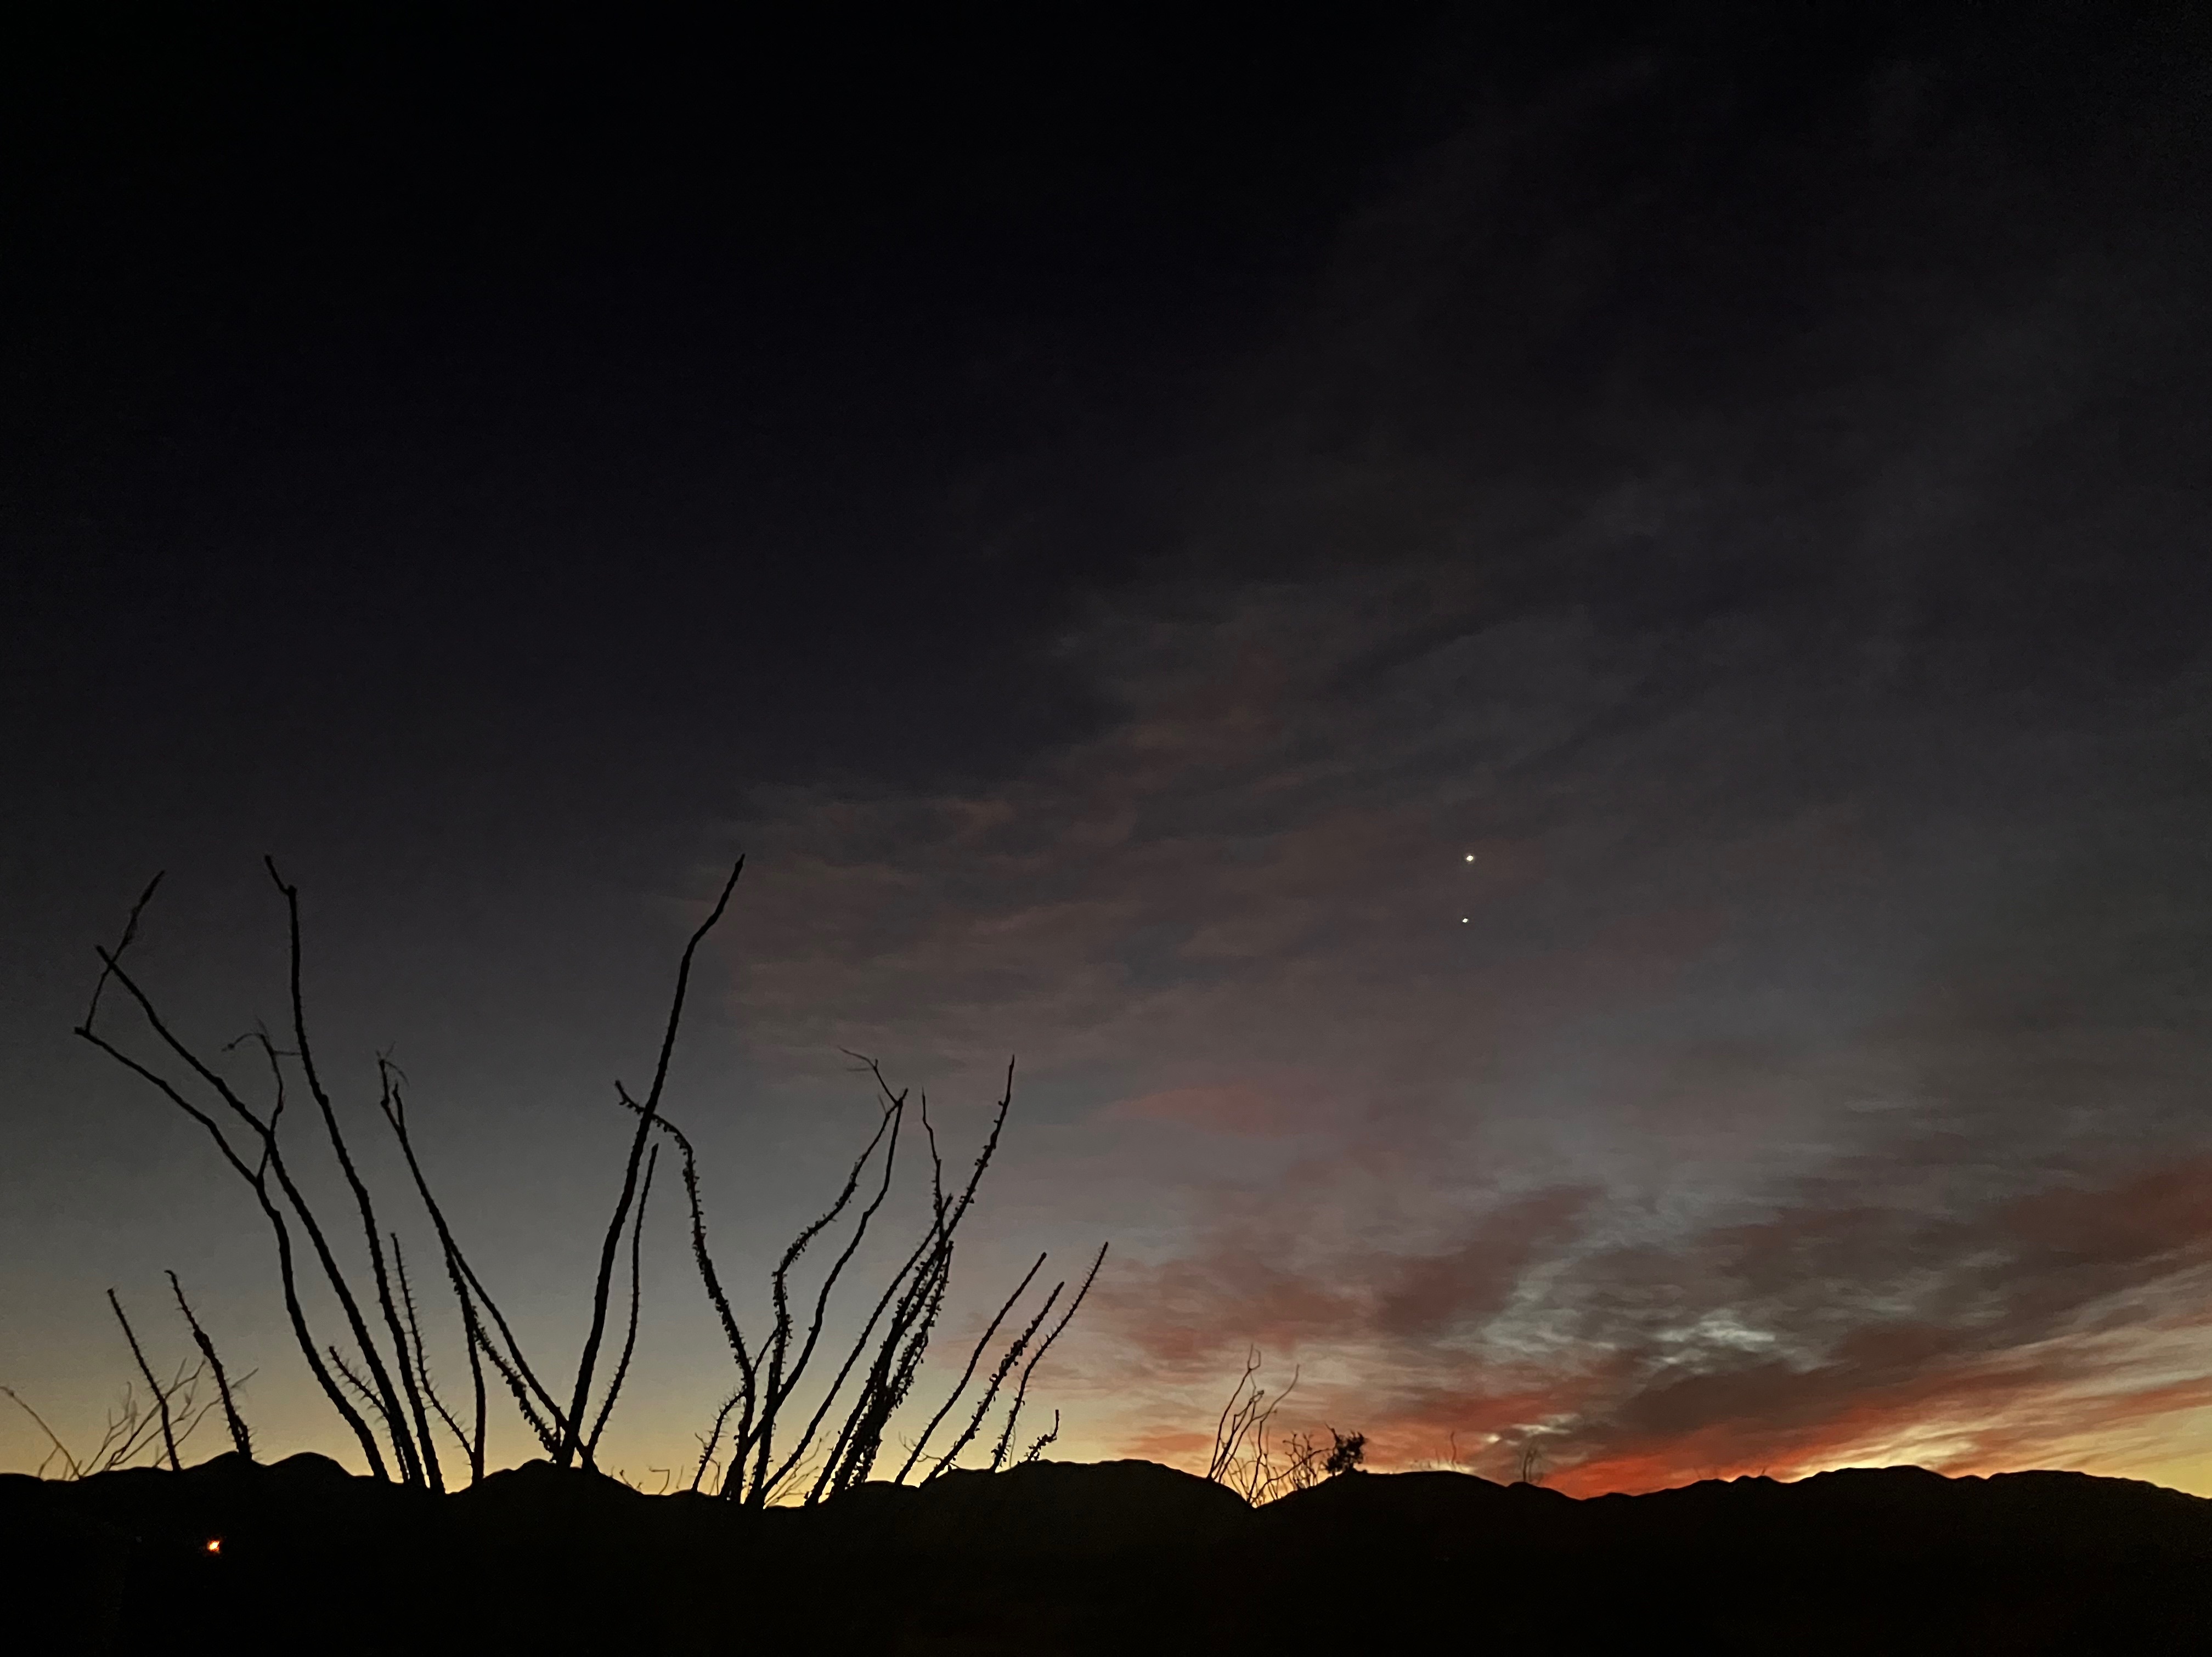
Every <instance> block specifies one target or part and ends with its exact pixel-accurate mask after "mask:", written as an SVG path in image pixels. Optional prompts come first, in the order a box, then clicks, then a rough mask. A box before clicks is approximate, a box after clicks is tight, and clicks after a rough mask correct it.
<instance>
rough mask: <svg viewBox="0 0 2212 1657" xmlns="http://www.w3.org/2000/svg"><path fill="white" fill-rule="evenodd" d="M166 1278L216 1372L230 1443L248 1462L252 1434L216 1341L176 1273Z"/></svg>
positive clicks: (212, 1368)
mask: <svg viewBox="0 0 2212 1657" xmlns="http://www.w3.org/2000/svg"><path fill="white" fill-rule="evenodd" d="M168 1278H169V1287H170V1289H171V1290H173V1291H174V1293H175V1295H176V1296H177V1310H179V1312H182V1313H183V1314H185V1322H186V1323H188V1324H190V1325H191V1331H192V1339H193V1341H194V1342H195V1343H196V1344H197V1345H198V1347H199V1349H200V1356H201V1357H204V1358H205V1359H206V1360H207V1361H208V1368H209V1369H211V1370H213V1371H214V1372H215V1385H216V1392H217V1393H221V1394H222V1415H223V1419H224V1421H225V1422H226V1423H228V1424H229V1427H230V1442H231V1444H232V1445H233V1447H234V1448H236V1449H237V1451H238V1454H240V1456H242V1457H243V1458H244V1459H245V1460H248V1461H251V1460H253V1435H252V1434H251V1433H249V1432H247V1431H246V1418H245V1417H243V1416H241V1415H240V1414H239V1413H238V1401H237V1399H234V1398H233V1397H232V1396H231V1391H230V1377H229V1375H227V1374H225V1373H224V1371H223V1367H222V1358H220V1357H217V1356H216V1350H215V1343H214V1342H213V1341H212V1340H210V1339H209V1338H208V1332H207V1331H206V1330H204V1329H203V1328H201V1327H200V1320H198V1319H197V1318H196V1317H194V1316H193V1315H192V1308H191V1305H190V1304H189V1303H188V1302H186V1301H185V1288H184V1285H183V1284H180V1283H179V1282H178V1281H177V1274H176V1273H175V1272H170V1273H168Z"/></svg>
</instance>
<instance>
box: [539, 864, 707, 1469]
mask: <svg viewBox="0 0 2212 1657" xmlns="http://www.w3.org/2000/svg"><path fill="white" fill-rule="evenodd" d="M744 871H745V860H744V859H743V858H739V859H738V861H737V864H736V866H735V867H733V868H732V869H731V871H730V877H729V879H728V880H726V881H725V882H724V883H723V884H722V894H721V895H720V897H718V898H716V899H715V900H714V908H713V910H712V911H710V912H709V913H708V916H707V918H706V919H705V920H702V921H701V922H700V923H699V926H698V930H697V931H696V932H693V933H692V934H691V941H690V943H688V944H685V945H684V958H683V960H682V962H680V963H679V964H678V967H677V969H676V992H675V994H674V995H673V996H672V997H671V998H670V1002H669V1007H668V1028H667V1029H666V1031H665V1033H664V1034H663V1035H662V1036H661V1038H660V1057H659V1060H658V1061H657V1062H656V1063H655V1064H654V1065H653V1086H652V1087H651V1088H650V1089H647V1093H646V1096H645V1104H644V1108H642V1109H641V1110H640V1111H639V1112H638V1116H637V1132H635V1134H633V1135H632V1136H631V1138H630V1144H629V1162H628V1164H627V1165H626V1166H625V1167H624V1168H623V1187H622V1196H621V1198H620V1199H618V1200H617V1202H616V1204H615V1211H614V1217H613V1218H611V1220H609V1221H608V1223H607V1235H606V1240H605V1242H603V1243H602V1244H601V1245H600V1248H599V1279H598V1281H597V1282H596V1283H595V1284H593V1286H592V1326H591V1331H590V1332H589V1333H588V1334H587V1335H586V1337H585V1338H584V1350H583V1353H582V1355H581V1357H579V1359H578V1360H577V1363H576V1387H575V1395H574V1402H573V1403H572V1404H570V1405H569V1406H568V1423H567V1426H566V1429H565V1430H564V1431H563V1433H562V1439H561V1449H560V1453H559V1454H557V1455H556V1456H555V1457H554V1460H556V1462H558V1463H559V1464H560V1465H561V1466H564V1467H565V1466H568V1464H569V1463H570V1462H571V1461H573V1460H574V1459H575V1455H576V1452H577V1451H578V1450H579V1449H580V1448H582V1438H581V1434H582V1431H583V1416H584V1405H585V1404H586V1401H587V1400H588V1399H590V1397H591V1393H592V1370H593V1369H596V1368H597V1367H598V1364H599V1343H600V1341H601V1340H603V1339H604V1338H605V1335H606V1328H607V1296H608V1294H609V1292H610V1290H611V1288H612V1286H613V1283H614V1275H615V1253H616V1251H617V1249H619V1248H620V1247H621V1246H622V1234H623V1223H625V1222H626V1221H627V1220H628V1219H629V1206H630V1204H631V1202H632V1201H633V1200H634V1199H635V1196H636V1193H637V1171H638V1164H639V1163H640V1162H642V1161H643V1160H644V1157H645V1142H646V1140H647V1138H650V1137H651V1135H652V1132H653V1117H654V1115H655V1114H656V1113H657V1112H658V1111H659V1109H660V1096H661V1092H662V1089H665V1087H666V1086H667V1084H668V1062H669V1059H671V1056H673V1054H674V1053H675V1051H676V1033H677V1031H678V1029H681V1028H682V1027H683V1023H684V994H685V992H687V991H688V990H689V989H690V983H691V962H692V958H693V957H694V956H696V955H697V954H698V952H699V945H700V944H701V942H702V941H703V940H704V939H705V938H706V936H707V934H708V933H709V932H712V931H714V926H715V923H716V922H717V921H719V920H721V918H722V912H723V910H725V909H726V908H727V907H729V903H730V894H731V893H732V891H734V890H735V889H737V884H738V876H739V875H741V874H743V873H744Z"/></svg>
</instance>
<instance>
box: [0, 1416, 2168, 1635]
mask: <svg viewBox="0 0 2212 1657" xmlns="http://www.w3.org/2000/svg"><path fill="white" fill-rule="evenodd" d="M210 1543H213V1544H216V1547H215V1548H214V1549H212V1550H211V1549H210ZM0 1560H5V1561H6V1562H8V1563H7V1565H6V1567H5V1568H4V1570H0V1575H6V1576H13V1577H14V1578H15V1587H14V1591H13V1592H12V1593H11V1594H10V1603H11V1605H14V1606H15V1607H17V1608H18V1611H17V1614H16V1616H15V1618H11V1623H12V1625H13V1626H15V1627H16V1628H18V1629H24V1630H30V1629H37V1628H38V1624H40V1623H46V1624H49V1625H50V1626H48V1627H46V1628H43V1629H38V1634H39V1637H38V1641H37V1643H36V1645H35V1646H30V1645H26V1646H21V1647H19V1649H23V1650H33V1649H36V1650H39V1651H41V1652H47V1651H52V1652H70V1651H75V1652H103V1653H104V1652H117V1653H123V1652H129V1653H132V1654H140V1653H144V1654H152V1657H170V1654H174V1653H178V1652H183V1651H197V1650H201V1649H207V1650H218V1649H219V1650H222V1651H223V1652H226V1653H240V1654H249V1653H258V1652H270V1653H274V1652H279V1651H282V1652H286V1653H307V1652H312V1653H314V1654H318V1657H320V1654H325V1653H355V1652H362V1653H368V1652H377V1653H393V1652H398V1653H405V1654H431V1653H439V1652H446V1651H453V1652H470V1653H477V1654H487V1653H489V1654H505V1653H518V1654H538V1653H567V1652H593V1653H626V1652H630V1651H640V1652H643V1651H651V1652H656V1653H658V1652H702V1653H705V1652H730V1653H745V1652H756V1651H758V1652H775V1653H782V1652H787V1651H788V1652H854V1653H862V1652H866V1653H886V1654H915V1657H920V1654H925V1653H927V1654H951V1653H974V1654H987V1653H1010V1654H1011V1653H1015V1652H1020V1653H1023V1654H1029V1657H1038V1654H1045V1657H1049V1654H1056V1653H1067V1654H1079V1653H1082V1654H1087V1653H1099V1654H1105V1653H1115V1654H1122V1653H1143V1654H1154V1653H1169V1652H1186V1651H1188V1652H1200V1651H1203V1652H1206V1653H1214V1654H1218V1653H1238V1652H1252V1653H1261V1654H1294V1653H1304V1652H1328V1653H1332V1654H1334V1653H1339V1652H1346V1651H1384V1650H1388V1651H1393V1652H1395V1651H1400V1650H1405V1651H1412V1650H1425V1649H1429V1648H1446V1649H1453V1650H1456V1649H1462V1648H1480V1647H1482V1646H1484V1645H1486V1644H1489V1643H1492V1642H1498V1641H1501V1640H1502V1641H1508V1642H1512V1643H1516V1644H1520V1643H1528V1644H1536V1645H1541V1646H1542V1647H1544V1648H1547V1649H1551V1650H1563V1651H1573V1652H1579V1651H1590V1652H1600V1651H1602V1652H1607V1653H1611V1652H1614V1651H1622V1650H1635V1649H1641V1648H1652V1647H1656V1648H1661V1649H1674V1650H1693V1651H1698V1652H1718V1653H1730V1652H1745V1653H1748V1652H1754V1651H1756V1652H1760V1653H1772V1652H1783V1651H1786V1652H1790V1653H1805V1652H1881V1653H1896V1652H1944V1653H1956V1652H1987V1653H2015V1652H2017V1653H2045V1652H2047V1653H2054V1654H2056V1653H2069V1654H2070V1653H2085V1652H2106V1651H2110V1652H2121V1651H2126V1652H2136V1653H2142V1652H2156V1653H2163V1652H2182V1651H2195V1650H2200V1649H2205V1648H2208V1646H2212V1640H2208V1638H2207V1636H2206V1633H2205V1630H2206V1629H2207V1627H2208V1626H2212V1624H2208V1622H2207V1620H2206V1617H2205V1599H2206V1592H2207V1589H2208V1588H2212V1502H2208V1501H2205V1500H2203V1499H2201V1498H2198V1497H2196V1496H2185V1495H2182V1494H2180V1493H2179V1492H2177V1491H2174V1490H2164V1489H2161V1488H2160V1487H2158V1486H2156V1485H2152V1484H2139V1483H2136V1482H2133V1481H2130V1480H2124V1479H2110V1478H2091V1477H2089V1476H2087V1475H2086V1474H2081V1473H2062V1472H2022V1473H2008V1474H2000V1475H1998V1476H1996V1477H1994V1478H1943V1477H1942V1476H1941V1475H1938V1474H1936V1473H1931V1472H1925V1471H1923V1470H1922V1469H1920V1468H1917V1467H1888V1468H1879V1469H1853V1470H1850V1471H1846V1472H1832V1473H1822V1474H1820V1475H1818V1476H1816V1477H1814V1478H1808V1479H1804V1480H1802V1481H1800V1482H1798V1483H1796V1484H1778V1483H1776V1482H1774V1481H1773V1480H1771V1479H1765V1478H1739V1479H1735V1480H1731V1481H1729V1482H1727V1483H1720V1482H1717V1481H1709V1482H1707V1483H1704V1484H1693V1485H1690V1486H1688V1487H1686V1488H1684V1489H1680V1490H1662V1491H1659V1492H1656V1493H1655V1494H1652V1495H1648V1496H1600V1497H1597V1498H1595V1499H1592V1500H1588V1501H1576V1500H1574V1499H1572V1498H1571V1497H1568V1496H1562V1495H1559V1493H1557V1492H1555V1491H1551V1490H1541V1489H1539V1488H1536V1487H1534V1486H1531V1485H1510V1486H1509V1485H1500V1484H1491V1483H1490V1482H1488V1481H1487V1480H1485V1479H1480V1478H1472V1477H1469V1476H1468V1475H1466V1474H1463V1473H1450V1472H1419V1473H1395V1474H1392V1473H1354V1474H1351V1475H1348V1476H1346V1477H1345V1478H1337V1479H1333V1480H1330V1481H1329V1482H1328V1483H1326V1484H1321V1485H1318V1486H1316V1487H1315V1488H1314V1489H1312V1490H1307V1491H1304V1492H1303V1493H1301V1494H1298V1495H1296V1496H1290V1497H1287V1498H1285V1500H1283V1501H1280V1502H1275V1503H1273V1504H1272V1505H1270V1506H1268V1507H1266V1508H1260V1509H1258V1510H1256V1511H1255V1510H1254V1509H1251V1508H1247V1507H1245V1506H1244V1504H1243V1502H1240V1501H1238V1500H1237V1498H1236V1497H1235V1496H1231V1495H1230V1494H1229V1493H1228V1492H1227V1491H1225V1490H1223V1489H1221V1488H1220V1487H1219V1486H1218V1485H1213V1484H1207V1483H1206V1482H1205V1481H1204V1480H1202V1479H1199V1478H1193V1477H1191V1476H1190V1475H1188V1474H1187V1473H1181V1472H1176V1471H1174V1470H1173V1469H1170V1468H1167V1467H1161V1466H1155V1465H1153V1464H1152V1463H1149V1462H1143V1461H1115V1462H1102V1463H1097V1464H1095V1465H1088V1466H1085V1465H1077V1464H1073V1463H1057V1462H1042V1463H1038V1464H1036V1465H1033V1466H1024V1467H1019V1468H1017V1469H1015V1470H1013V1471H1012V1472H1005V1473H998V1474H987V1473H954V1474H951V1475H950V1476H948V1477H946V1478H943V1479H940V1480H939V1481H937V1482H936V1483H934V1484H930V1485H927V1486H926V1487H923V1488H921V1489H910V1488H903V1487H896V1486H890V1485H882V1484H872V1485H867V1486H865V1487H863V1488H861V1489H860V1490H854V1491H853V1492H851V1493H850V1494H848V1495H847V1496H842V1497H840V1498H838V1499H837V1500H836V1501H833V1502H829V1503H827V1504H825V1505H823V1507H821V1508H813V1509H769V1511H767V1512H764V1513H753V1512H748V1511H746V1510H744V1509H742V1508H735V1507H733V1506H732V1504H730V1503H727V1502H720V1501H715V1500H712V1499H710V1498H708V1497H704V1496H690V1495H680V1496H667V1497H650V1496H641V1495H639V1494H638V1493H637V1492H635V1491H634V1490H630V1489H629V1487H627V1486H625V1485H623V1484H618V1483H617V1482H616V1481H615V1480H613V1479H611V1478H604V1477H601V1476H599V1475H598V1474H592V1473H583V1472H560V1471H557V1470H556V1469H555V1468H553V1467H552V1466H550V1465H549V1464H547V1463H544V1462H533V1463H531V1464H529V1465H527V1466H522V1467H519V1468H515V1469H513V1470H512V1471H510V1472H501V1473H496V1474H494V1475H492V1476H491V1477H490V1478H487V1479H486V1480H485V1481H484V1483H483V1484H481V1485H479V1486H477V1488H476V1489H474V1490H467V1491H465V1492H462V1493H460V1494H459V1495H455V1496H448V1497H444V1498H440V1497H435V1496H426V1495H424V1494H422V1493H421V1492H419V1491H410V1490H402V1489H400V1488H398V1487H397V1486H393V1485H390V1484H380V1483H377V1482H375V1481H373V1480H370V1479H366V1478H354V1477H351V1476H349V1474H347V1473H346V1472H344V1471H343V1469H342V1468H340V1467H339V1466H337V1464H336V1463H334V1462H331V1461H329V1460H325V1458H323V1457H320V1456H314V1455H301V1456H294V1457H292V1458H290V1459H289V1460H285V1461H283V1462H279V1463H277V1464H276V1465H275V1466H253V1465H251V1464H247V1463H245V1462H242V1461H240V1459H239V1458H238V1457H236V1456H235V1455H228V1456H222V1457H218V1458H216V1460H212V1461H210V1462H206V1463H204V1464H202V1465H201V1466H197V1467H194V1468H191V1469H190V1470H188V1471H186V1472H184V1473H182V1474H175V1473H169V1472H157V1471H150V1470H146V1469H137V1470H132V1471H129V1472H116V1473H107V1474H103V1475H101V1476H100V1477H98V1478H91V1479H87V1480H85V1481H83V1482H82V1483H77V1484H63V1483H46V1482H40V1481H39V1480H35V1479H31V1478H21V1477H20V1476H12V1475H11V1476H5V1477H0ZM26 1617H27V1618H28V1619H29V1621H28V1622H27V1623H26V1622H25V1621H24V1620H23V1619H24V1618H26Z"/></svg>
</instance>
